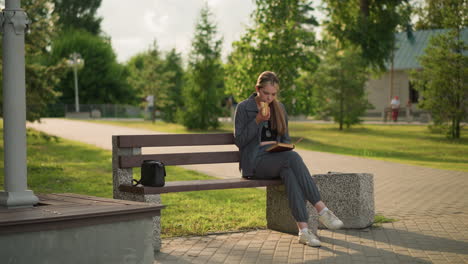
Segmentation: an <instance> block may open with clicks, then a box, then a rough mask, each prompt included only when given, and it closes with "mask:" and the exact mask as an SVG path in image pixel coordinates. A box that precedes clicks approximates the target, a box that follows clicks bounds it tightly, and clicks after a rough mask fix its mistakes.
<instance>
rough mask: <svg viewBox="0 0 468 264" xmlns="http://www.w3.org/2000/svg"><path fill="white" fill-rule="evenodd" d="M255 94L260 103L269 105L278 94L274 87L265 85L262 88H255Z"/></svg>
mask: <svg viewBox="0 0 468 264" xmlns="http://www.w3.org/2000/svg"><path fill="white" fill-rule="evenodd" d="M257 94H258V97H259V99H260V102H266V103H268V104H270V103H271V102H273V100H275V98H276V95H277V94H278V88H277V87H276V86H274V85H271V84H267V85H265V86H263V87H262V88H257Z"/></svg>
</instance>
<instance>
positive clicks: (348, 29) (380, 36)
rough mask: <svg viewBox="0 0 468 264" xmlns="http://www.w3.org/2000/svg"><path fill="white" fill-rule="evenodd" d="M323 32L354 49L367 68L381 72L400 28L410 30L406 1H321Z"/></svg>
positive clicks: (408, 9) (408, 5) (409, 11)
mask: <svg viewBox="0 0 468 264" xmlns="http://www.w3.org/2000/svg"><path fill="white" fill-rule="evenodd" d="M323 2H324V3H325V4H326V8H325V10H326V12H327V14H328V17H329V19H328V21H326V22H325V23H324V24H325V27H326V30H327V31H328V32H329V33H330V34H331V35H332V36H334V37H335V38H337V39H338V40H339V41H340V44H341V45H342V46H343V47H348V46H350V45H351V46H356V47H359V48H360V50H361V51H362V57H363V58H364V59H365V61H366V63H367V64H368V65H371V66H374V67H376V68H380V69H382V70H383V69H385V62H386V61H387V60H388V59H389V58H390V57H391V54H392V51H393V49H394V43H395V32H396V30H397V29H398V27H400V28H401V29H402V30H406V31H409V30H410V13H411V10H410V4H409V3H408V1H407V0H324V1H323Z"/></svg>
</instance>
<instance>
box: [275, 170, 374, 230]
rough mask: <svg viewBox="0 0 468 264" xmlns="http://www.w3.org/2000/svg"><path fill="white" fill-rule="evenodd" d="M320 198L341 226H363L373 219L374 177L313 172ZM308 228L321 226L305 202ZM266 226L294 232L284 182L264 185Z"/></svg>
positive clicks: (314, 228)
mask: <svg viewBox="0 0 468 264" xmlns="http://www.w3.org/2000/svg"><path fill="white" fill-rule="evenodd" d="M312 178H313V179H314V181H315V183H316V184H317V187H318V188H319V190H320V194H321V196H322V201H323V202H324V203H325V204H326V205H327V207H328V208H329V209H330V210H332V211H333V212H334V213H335V214H336V216H338V217H339V218H340V219H341V220H342V221H343V223H344V228H365V227H368V226H370V225H372V223H373V222H374V214H375V210H374V180H373V175H372V174H368V173H335V172H334V173H328V174H316V175H313V176H312ZM307 210H308V212H309V221H308V222H309V229H310V230H312V231H313V232H315V233H316V231H317V228H325V227H324V226H323V225H322V224H319V222H318V214H317V211H316V210H315V208H314V206H313V205H312V204H310V203H309V202H307ZM267 226H268V228H269V229H272V230H276V231H280V232H285V233H292V234H296V233H297V226H296V222H295V220H294V218H293V217H292V214H291V211H290V209H289V206H288V200H287V196H286V192H285V189H284V185H281V186H270V187H267Z"/></svg>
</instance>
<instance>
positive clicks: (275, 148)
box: [266, 138, 303, 152]
mask: <svg viewBox="0 0 468 264" xmlns="http://www.w3.org/2000/svg"><path fill="white" fill-rule="evenodd" d="M302 139H303V138H300V139H298V140H297V141H296V142H295V143H294V144H289V143H281V142H278V143H276V144H273V145H271V146H270V147H269V148H267V150H266V151H268V152H281V151H288V150H293V149H294V147H295V146H296V144H297V143H299V142H301V140H302Z"/></svg>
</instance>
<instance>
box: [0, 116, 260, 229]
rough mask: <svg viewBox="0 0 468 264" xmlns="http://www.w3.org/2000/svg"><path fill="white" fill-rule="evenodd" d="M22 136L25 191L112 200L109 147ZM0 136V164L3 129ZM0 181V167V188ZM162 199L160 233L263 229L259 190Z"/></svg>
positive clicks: (177, 171)
mask: <svg viewBox="0 0 468 264" xmlns="http://www.w3.org/2000/svg"><path fill="white" fill-rule="evenodd" d="M0 126H1V123H0ZM27 134H28V136H27V140H28V149H27V153H28V188H29V189H31V190H33V191H34V192H35V193H65V192H71V193H78V194H85V195H92V196H99V197H107V198H112V165H111V162H112V161H111V158H112V154H111V152H110V151H106V150H102V149H99V148H97V147H93V146H90V145H86V144H81V143H77V142H73V141H69V140H64V139H61V138H57V137H53V136H49V135H47V134H44V133H42V132H37V131H34V130H28V133H27ZM0 136H1V139H0V156H1V157H0V158H1V160H0V166H1V168H3V167H4V164H3V154H4V149H3V128H2V129H1V130H0ZM135 171H136V172H135V174H136V173H137V171H138V170H135ZM167 174H168V177H167V179H168V180H199V179H213V177H209V176H206V175H203V174H201V173H197V172H195V171H190V170H185V169H182V168H178V167H168V168H167ZM135 178H137V179H138V178H139V176H138V175H135ZM3 183H4V171H3V169H1V170H0V189H3V188H4V187H3ZM162 203H163V204H164V205H166V206H167V207H166V208H165V209H163V211H162V221H161V223H162V236H163V237H171V236H182V235H203V234H206V233H209V232H223V231H237V230H248V229H257V228H266V220H265V191H264V190H259V189H232V190H220V191H204V192H186V193H172V194H165V195H162Z"/></svg>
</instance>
